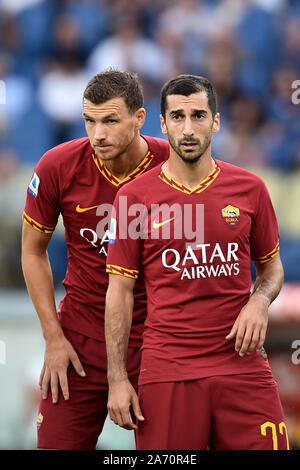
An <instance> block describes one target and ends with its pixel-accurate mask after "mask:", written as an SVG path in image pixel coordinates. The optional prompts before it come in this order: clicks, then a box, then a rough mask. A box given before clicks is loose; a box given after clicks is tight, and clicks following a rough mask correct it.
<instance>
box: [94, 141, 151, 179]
mask: <svg viewBox="0 0 300 470" xmlns="http://www.w3.org/2000/svg"><path fill="white" fill-rule="evenodd" d="M147 151H148V144H147V142H146V140H145V139H143V137H142V136H141V135H140V134H138V135H137V136H136V137H135V138H134V139H133V141H132V142H131V143H130V144H129V146H128V147H127V148H126V150H125V151H124V152H123V153H122V154H120V155H119V156H118V157H117V158H114V159H113V160H108V161H105V162H103V161H102V162H103V163H104V165H105V166H106V168H107V169H108V170H109V171H110V172H111V173H112V174H113V175H114V176H116V177H117V178H118V179H120V180H122V179H125V178H126V177H127V176H128V175H130V173H132V172H133V171H134V170H135V169H136V168H137V167H138V165H139V164H140V163H141V161H142V160H143V159H144V158H145V156H146V154H147Z"/></svg>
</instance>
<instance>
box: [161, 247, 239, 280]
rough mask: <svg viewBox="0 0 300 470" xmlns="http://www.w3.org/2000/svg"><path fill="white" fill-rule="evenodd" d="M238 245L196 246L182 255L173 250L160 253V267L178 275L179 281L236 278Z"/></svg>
mask: <svg viewBox="0 0 300 470" xmlns="http://www.w3.org/2000/svg"><path fill="white" fill-rule="evenodd" d="M238 250H239V245H238V243H227V244H223V246H221V244H220V243H216V244H214V245H211V244H210V243H202V244H197V245H196V246H195V247H192V246H188V247H187V248H186V250H185V252H184V253H182V252H179V251H178V250H175V249H173V248H168V249H166V250H164V251H163V252H162V265H163V266H164V267H165V268H167V269H172V270H174V271H176V272H177V273H178V274H179V275H180V279H181V280H182V279H201V278H202V279H206V278H209V277H221V276H222V277H223V276H226V277H227V276H237V275H238V274H239V272H240V267H239V257H238Z"/></svg>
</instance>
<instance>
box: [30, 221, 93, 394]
mask: <svg viewBox="0 0 300 470" xmlns="http://www.w3.org/2000/svg"><path fill="white" fill-rule="evenodd" d="M50 240H51V235H48V234H44V233H41V232H38V231H37V230H35V229H34V228H32V227H30V226H29V225H27V224H26V223H25V222H24V224H23V235H22V268H23V273H24V278H25V282H26V285H27V289H28V292H29V295H30V297H31V299H32V302H33V305H34V307H35V309H36V311H37V313H38V316H39V319H40V323H41V327H42V331H43V335H44V338H45V341H46V351H45V364H44V367H43V369H42V372H41V376H40V387H41V390H42V396H43V398H46V397H47V392H48V388H49V384H50V386H51V391H52V399H53V402H56V401H57V399H58V384H59V383H60V386H61V388H62V391H63V395H64V397H65V399H68V398H69V390H68V383H67V377H66V370H67V367H68V364H69V361H71V362H72V364H73V366H74V368H75V370H76V371H77V372H78V373H79V374H80V375H84V371H83V368H82V366H81V364H80V362H79V359H78V357H77V354H76V352H75V351H74V349H73V347H72V346H71V344H70V343H69V342H68V341H67V340H66V338H65V336H64V334H63V331H62V328H61V326H60V323H59V321H58V318H57V313H56V305H55V294H54V286H53V276H52V271H51V266H50V263H49V258H48V254H47V247H48V244H49V242H50Z"/></svg>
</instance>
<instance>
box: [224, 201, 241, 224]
mask: <svg viewBox="0 0 300 470" xmlns="http://www.w3.org/2000/svg"><path fill="white" fill-rule="evenodd" d="M222 217H223V220H224V221H225V222H226V224H227V225H228V226H229V227H231V228H234V227H236V226H237V225H238V224H239V222H240V209H239V208H238V207H235V206H232V205H231V204H228V205H227V206H226V207H223V209H222Z"/></svg>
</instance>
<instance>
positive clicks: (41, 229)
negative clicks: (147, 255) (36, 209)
mask: <svg viewBox="0 0 300 470" xmlns="http://www.w3.org/2000/svg"><path fill="white" fill-rule="evenodd" d="M23 220H24V222H26V224H27V225H29V226H30V227H33V228H34V229H35V230H37V231H38V232H41V233H50V234H51V233H53V232H54V230H55V227H47V226H46V225H42V224H40V223H39V222H37V221H36V220H34V219H32V218H31V217H29V215H28V214H26V212H23Z"/></svg>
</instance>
